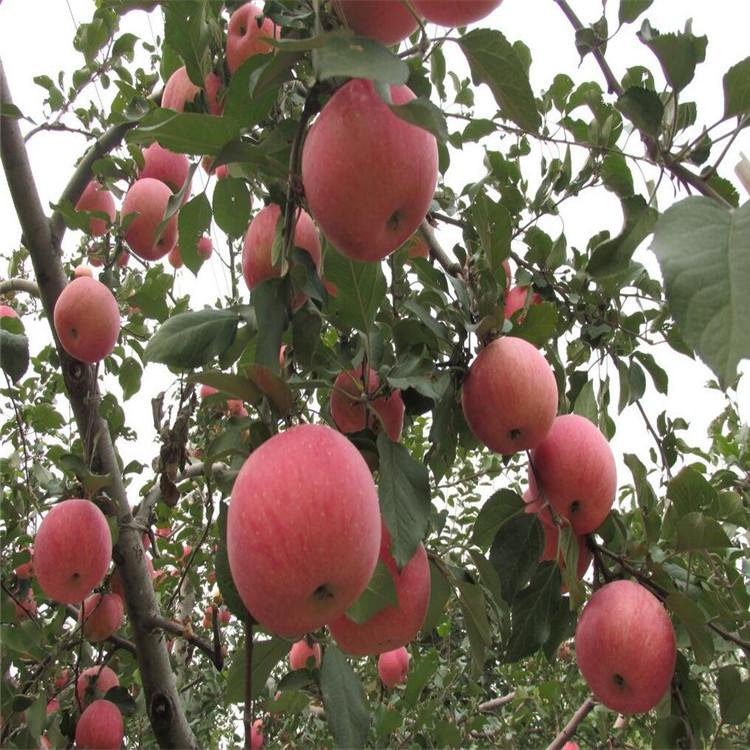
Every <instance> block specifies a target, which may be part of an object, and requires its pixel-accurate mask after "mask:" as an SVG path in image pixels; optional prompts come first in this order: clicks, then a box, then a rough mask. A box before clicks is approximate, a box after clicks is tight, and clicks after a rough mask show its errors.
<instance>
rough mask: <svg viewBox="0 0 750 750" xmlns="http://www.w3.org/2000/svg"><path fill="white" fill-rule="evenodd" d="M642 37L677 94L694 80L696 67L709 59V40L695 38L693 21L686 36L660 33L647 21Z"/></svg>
mask: <svg viewBox="0 0 750 750" xmlns="http://www.w3.org/2000/svg"><path fill="white" fill-rule="evenodd" d="M638 38H639V39H640V40H641V41H642V42H643V43H644V44H645V45H646V46H647V47H648V48H649V49H650V50H651V51H652V52H653V53H654V54H655V55H656V57H657V58H658V60H659V63H660V64H661V68H662V70H663V71H664V76H665V77H666V79H667V81H668V82H669V85H670V86H672V88H673V89H675V91H681V90H682V89H684V88H685V86H687V85H688V84H689V83H690V81H692V80H693V77H694V76H695V68H696V65H698V63H702V62H703V61H704V60H705V59H706V45H707V44H708V37H705V36H698V37H697V36H694V35H693V32H692V30H691V28H690V21H688V22H687V25H686V27H685V31H684V33H682V34H660V33H659V32H658V31H657V30H656V29H655V28H653V27H652V26H651V24H650V23H649V22H648V21H644V22H643V25H642V26H641V30H640V31H639V32H638Z"/></svg>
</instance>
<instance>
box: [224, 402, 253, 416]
mask: <svg viewBox="0 0 750 750" xmlns="http://www.w3.org/2000/svg"><path fill="white" fill-rule="evenodd" d="M227 409H229V414H230V416H232V417H246V416H247V415H248V414H247V409H246V408H245V404H243V403H242V400H241V399H239V398H231V399H229V401H227Z"/></svg>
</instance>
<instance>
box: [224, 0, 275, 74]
mask: <svg viewBox="0 0 750 750" xmlns="http://www.w3.org/2000/svg"><path fill="white" fill-rule="evenodd" d="M261 19H262V20H261ZM278 36H279V30H278V29H277V28H276V25H275V24H274V22H273V21H272V20H271V19H270V18H263V11H262V10H261V9H260V8H258V7H257V6H256V5H253V3H245V4H244V5H241V6H240V7H239V8H237V10H236V11H234V13H232V16H231V18H230V19H229V26H228V28H227V67H228V68H229V72H230V73H232V74H234V73H235V71H236V70H237V68H239V67H240V65H242V63H243V62H245V60H248V59H249V58H251V57H254V56H255V55H265V54H266V53H268V52H270V51H271V50H272V49H273V47H271V45H270V44H269V43H268V42H267V41H265V40H264V39H263V37H270V38H271V39H278Z"/></svg>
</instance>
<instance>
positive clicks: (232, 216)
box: [213, 177, 251, 237]
mask: <svg viewBox="0 0 750 750" xmlns="http://www.w3.org/2000/svg"><path fill="white" fill-rule="evenodd" d="M250 202H251V201H250V191H249V190H248V188H247V184H246V182H245V181H244V180H239V179H235V178H234V177H227V178H225V179H223V180H218V181H217V183H216V187H215V188H214V196H213V210H214V218H215V219H216V223H217V224H218V225H219V228H220V229H221V230H223V231H224V232H226V233H227V234H228V235H229V236H230V237H242V236H243V235H244V234H245V230H246V229H247V226H248V224H249V223H250Z"/></svg>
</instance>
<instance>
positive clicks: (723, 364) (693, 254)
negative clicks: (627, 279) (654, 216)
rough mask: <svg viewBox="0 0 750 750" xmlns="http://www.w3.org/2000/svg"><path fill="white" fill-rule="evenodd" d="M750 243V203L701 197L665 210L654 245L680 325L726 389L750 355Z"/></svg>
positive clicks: (668, 297)
mask: <svg viewBox="0 0 750 750" xmlns="http://www.w3.org/2000/svg"><path fill="white" fill-rule="evenodd" d="M748 246H750V203H745V205H744V206H742V207H740V208H738V209H736V210H730V209H725V208H723V207H722V206H720V205H719V204H718V203H716V202H714V201H713V200H711V199H710V198H703V197H691V198H686V199H685V200H682V201H680V202H679V203H676V204H675V205H673V206H672V207H670V208H669V209H667V210H666V211H665V212H664V214H663V215H662V217H661V218H660V219H659V221H658V222H657V224H656V228H655V229H654V238H653V241H652V244H651V249H652V250H653V251H654V253H655V254H656V257H657V258H658V260H659V265H660V266H661V271H662V275H663V277H664V286H665V291H666V296H667V301H668V302H669V307H670V309H671V311H672V314H673V316H674V319H675V323H676V325H677V328H678V329H679V331H680V333H681V334H682V336H683V338H684V339H685V341H686V342H687V343H688V344H690V345H691V346H692V347H693V348H694V349H695V351H696V353H697V354H698V355H699V356H700V357H701V358H702V359H703V360H704V361H705V362H706V364H707V365H708V366H709V367H710V368H711V369H712V370H713V371H714V373H716V375H717V376H718V378H719V381H720V383H721V385H722V387H724V388H726V387H727V386H728V385H730V384H731V383H732V381H733V380H734V378H735V375H736V371H737V364H738V363H739V361H740V360H741V359H744V358H745V357H748V356H750V326H748V325H747V321H748V320H750V296H748V295H747V293H746V290H747V289H748V286H749V285H750V254H748V253H747V252H746V248H747V247H748Z"/></svg>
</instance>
